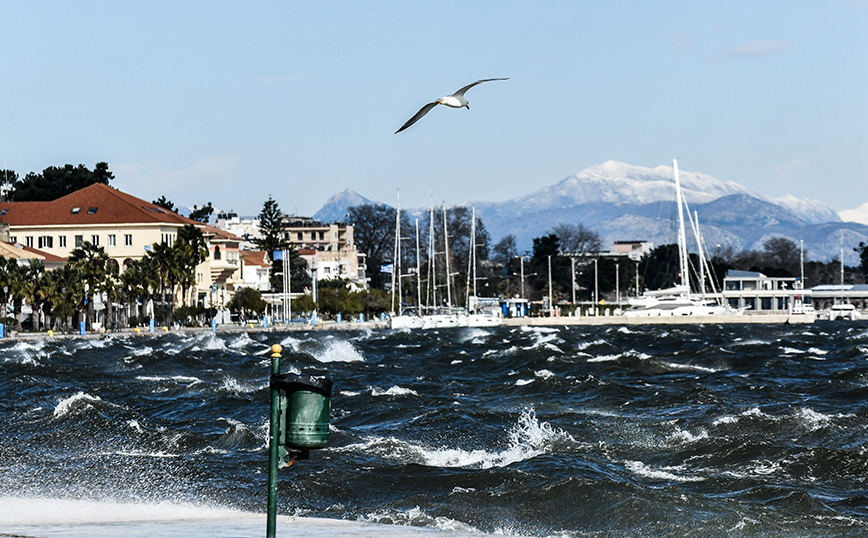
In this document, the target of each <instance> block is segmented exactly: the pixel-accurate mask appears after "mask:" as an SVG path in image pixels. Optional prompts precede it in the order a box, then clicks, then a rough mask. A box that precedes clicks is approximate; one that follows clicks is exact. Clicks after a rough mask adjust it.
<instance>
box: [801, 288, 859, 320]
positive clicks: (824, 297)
mask: <svg viewBox="0 0 868 538" xmlns="http://www.w3.org/2000/svg"><path fill="white" fill-rule="evenodd" d="M811 293H813V296H814V305H815V308H816V309H817V310H818V311H823V312H826V313H827V312H828V311H829V310H831V309H832V305H835V304H841V303H843V304H852V305H854V306H855V307H856V309H857V310H860V311H861V312H862V313H863V314H865V313H868V284H824V285H822V286H814V287H813V288H811Z"/></svg>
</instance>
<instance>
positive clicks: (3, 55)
mask: <svg viewBox="0 0 868 538" xmlns="http://www.w3.org/2000/svg"><path fill="white" fill-rule="evenodd" d="M0 14H2V17H0V20H2V21H3V25H2V26H3V31H2V32H0V69H2V78H0V80H2V83H0V159H3V160H5V161H6V164H7V166H8V168H9V169H12V170H15V171H17V172H18V173H19V174H20V175H22V176H23V175H25V174H26V173H28V172H31V171H41V170H42V169H43V168H45V167H47V166H51V165H62V164H66V163H72V164H78V163H83V164H85V165H87V166H90V167H92V166H93V165H94V164H95V163H96V162H98V161H107V162H108V163H109V165H110V167H111V169H112V170H113V171H114V173H115V176H116V179H115V181H114V182H113V185H114V186H116V187H118V188H120V189H122V190H124V191H126V192H128V193H130V194H133V195H135V196H139V197H141V198H145V199H148V200H153V199H156V198H157V197H159V196H160V195H165V196H166V197H167V198H169V199H170V200H172V201H173V202H175V204H176V205H187V206H192V205H193V204H196V205H202V204H204V203H206V202H212V203H213V204H214V206H215V207H218V208H221V209H235V210H236V211H238V212H239V213H241V214H246V215H255V214H257V213H258V212H259V211H260V209H261V208H262V204H263V202H264V201H265V200H266V199H267V198H268V196H273V197H274V199H275V200H277V201H278V203H279V205H280V207H281V209H282V210H284V211H286V212H297V213H298V214H301V215H305V214H311V213H313V212H314V211H316V210H317V209H318V208H319V207H320V206H321V205H322V204H323V203H324V202H325V200H326V199H327V198H328V197H329V196H331V195H332V194H334V193H336V192H338V191H340V190H342V189H345V188H350V189H353V190H355V191H357V192H359V193H360V194H362V195H364V196H367V197H368V198H372V199H375V200H381V201H385V202H389V203H392V202H393V200H394V198H395V190H396V189H400V190H401V199H402V205H404V206H408V207H409V206H427V205H428V203H429V202H428V201H429V193H431V194H433V196H434V199H435V200H437V201H438V202H439V201H440V200H445V201H446V203H448V204H453V203H461V202H465V201H472V200H485V201H502V200H506V199H509V198H512V197H516V196H520V195H523V194H527V193H529V192H531V191H533V190H536V189H538V188H540V187H543V186H546V185H550V184H553V183H556V182H558V181H560V180H561V179H563V178H565V177H567V176H569V175H571V174H573V173H576V172H578V171H580V170H582V169H584V168H587V167H589V166H593V165H596V164H599V163H602V162H604V161H607V160H610V159H614V160H618V161H623V162H626V163H629V164H633V165H639V166H649V167H653V166H657V165H660V164H669V163H670V162H671V159H672V158H678V159H679V165H680V167H681V168H682V169H684V170H690V171H696V172H702V173H706V174H711V175H713V176H715V177H717V178H719V179H723V180H730V181H736V182H738V183H741V184H742V185H744V186H746V187H748V188H751V189H754V190H756V191H758V192H759V193H760V194H763V195H766V196H769V197H773V198H774V197H780V196H783V195H785V194H792V195H794V196H797V197H799V198H809V199H814V200H819V201H821V202H824V203H827V204H829V205H830V206H832V207H833V208H834V209H836V210H843V209H851V208H854V207H856V206H858V205H860V204H862V203H864V202H868V172H866V170H868V167H866V163H865V158H866V155H868V1H865V0H861V1H860V0H826V1H816V2H813V1H812V2H805V1H803V2H799V1H757V0H751V1H740V0H736V1H729V2H713V3H712V2H695V1H685V2H675V1H663V2H646V1H610V2H582V1H570V2H510V1H503V0H500V1H478V2H472V1H466V2H451V1H448V0H446V1H443V0H438V1H437V2H413V1H377V0H368V1H365V2H356V1H346V2H329V1H317V2H244V3H242V2H218V1H208V2H204V1H202V2H195V1H184V2H177V1H171V2H159V1H150V2H114V1H105V2H86V1H78V2H76V1H61V2H42V1H30V2H10V1H0ZM491 77H510V80H508V81H503V82H491V83H488V84H483V85H481V86H477V87H476V88H473V89H472V90H470V91H469V92H468V93H467V97H468V99H469V101H470V107H471V110H470V111H468V110H465V109H457V110H456V109H448V108H446V107H437V108H436V109H434V110H433V111H432V112H431V113H429V114H428V115H427V116H426V117H425V118H423V119H422V120H420V121H419V122H418V123H417V124H416V125H414V126H413V127H411V128H409V129H408V130H406V131H404V132H402V133H400V134H397V135H396V134H394V132H395V130H396V129H398V127H400V126H401V125H402V124H403V123H404V122H405V121H406V120H407V119H408V118H409V117H410V116H412V115H413V114H414V113H415V112H416V110H418V109H419V108H420V107H421V106H422V105H424V104H425V103H427V102H429V101H431V100H433V99H435V98H438V97H441V96H443V95H447V94H449V93H452V92H453V91H455V90H457V89H458V88H459V87H461V86H463V85H465V84H467V83H469V82H472V81H474V80H477V79H480V78H491ZM0 164H2V163H0Z"/></svg>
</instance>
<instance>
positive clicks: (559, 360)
mask: <svg viewBox="0 0 868 538" xmlns="http://www.w3.org/2000/svg"><path fill="white" fill-rule="evenodd" d="M272 344H281V345H282V346H283V347H284V353H283V371H284V372H301V373H308V374H317V375H320V374H326V375H328V376H329V377H331V378H332V380H333V382H334V387H335V389H334V396H333V398H332V415H331V429H330V442H329V446H328V447H327V448H326V449H323V450H319V451H315V452H313V453H312V454H311V457H310V459H309V460H304V461H302V462H299V463H297V464H295V465H293V466H292V467H290V468H288V469H284V470H282V471H281V479H280V483H279V494H278V496H279V511H280V513H281V514H285V515H297V516H312V517H322V518H333V519H345V520H354V521H365V522H378V523H387V524H394V525H407V526H416V527H432V528H438V529H458V530H463V531H478V532H485V533H495V534H502V535H518V536H557V537H573V536H576V537H579V536H581V537H585V536H591V537H624V536H628V537H629V536H673V537H674V536H678V537H684V536H690V537H693V536H695V537H717V536H720V537H723V536H726V537H732V536H763V537H778V536H780V537H796V536H809V537H820V536H823V537H825V536H828V537H841V536H854V537H855V536H866V535H868V323H865V322H855V323H847V322H841V323H840V324H834V323H829V322H817V323H815V324H813V325H807V326H805V325H799V326H788V325H777V326H771V325H770V326H757V325H753V326H732V325H725V326H718V325H705V326H648V327H636V326H631V327H629V328H628V327H623V326H609V327H561V328H539V327H537V328H505V327H504V328H493V329H473V328H470V329H468V328H464V329H446V330H438V331H425V332H395V331H388V330H379V331H357V332H324V331H311V332H304V333H302V332H291V333H290V332H284V333H281V332H270V333H269V332H259V333H234V334H228V333H219V332H218V333H211V332H203V333H186V334H185V333H170V334H161V335H146V336H136V337H132V336H126V337H120V336H119V337H114V336H109V337H106V338H103V339H97V340H75V339H58V340H47V339H46V340H39V341H10V340H6V341H3V342H2V343H0V506H4V505H5V506H7V507H9V506H15V502H23V501H25V500H26V501H28V502H31V503H32V502H33V501H34V500H36V501H39V502H43V501H44V505H45V506H46V511H45V513H44V514H42V515H38V516H35V517H34V516H32V515H31V516H27V517H30V518H31V519H35V520H34V521H30V522H29V523H39V522H40V521H36V520H39V519H45V520H50V518H51V517H52V516H51V514H52V513H56V511H57V510H63V509H64V508H63V507H64V506H65V504H64V503H69V502H72V501H75V502H78V503H81V502H85V503H86V504H87V505H88V506H90V507H91V509H93V510H97V511H99V510H100V507H105V509H106V510H112V509H113V508H112V507H116V506H118V505H123V506H130V505H133V506H138V507H141V508H142V510H143V511H145V512H148V511H150V512H153V513H154V514H160V513H164V512H166V511H169V512H170V511H171V510H172V509H173V507H183V506H191V505H193V506H199V507H207V509H208V510H211V511H214V512H215V513H217V514H219V513H222V512H233V511H244V512H259V513H263V512H264V511H265V507H266V479H267V458H268V452H267V424H268V406H269V397H270V396H269V395H270V391H269V389H268V376H269V373H270V359H269V355H270V346H271V345H272ZM52 507H53V508H52ZM7 512H8V511H7ZM22 517H23V516H22ZM4 524H7V525H12V524H17V525H22V524H28V521H22V520H20V518H19V519H16V514H14V513H7V514H5V515H2V514H0V533H2V532H3V525H4Z"/></svg>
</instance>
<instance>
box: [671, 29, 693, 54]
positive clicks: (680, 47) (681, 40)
mask: <svg viewBox="0 0 868 538" xmlns="http://www.w3.org/2000/svg"><path fill="white" fill-rule="evenodd" d="M670 38H671V40H672V46H673V47H674V48H675V50H677V51H680V52H690V51H691V50H693V40H692V39H690V37H688V36H686V35H684V34H682V33H681V32H672V34H671V35H670Z"/></svg>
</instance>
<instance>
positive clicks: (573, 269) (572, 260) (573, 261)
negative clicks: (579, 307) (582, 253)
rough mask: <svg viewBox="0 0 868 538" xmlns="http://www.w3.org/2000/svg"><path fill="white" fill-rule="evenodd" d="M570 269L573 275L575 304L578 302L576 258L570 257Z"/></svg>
mask: <svg viewBox="0 0 868 538" xmlns="http://www.w3.org/2000/svg"><path fill="white" fill-rule="evenodd" d="M570 271H571V272H572V275H573V285H572V288H573V304H576V259H575V258H570Z"/></svg>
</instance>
